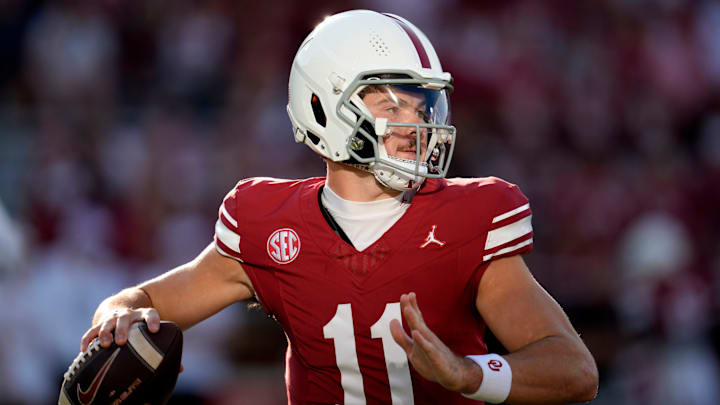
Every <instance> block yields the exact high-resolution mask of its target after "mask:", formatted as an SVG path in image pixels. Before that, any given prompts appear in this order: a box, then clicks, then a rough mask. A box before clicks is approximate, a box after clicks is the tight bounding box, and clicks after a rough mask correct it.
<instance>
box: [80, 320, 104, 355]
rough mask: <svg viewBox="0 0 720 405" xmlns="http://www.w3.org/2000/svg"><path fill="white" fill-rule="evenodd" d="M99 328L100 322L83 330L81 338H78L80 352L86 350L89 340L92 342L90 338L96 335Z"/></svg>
mask: <svg viewBox="0 0 720 405" xmlns="http://www.w3.org/2000/svg"><path fill="white" fill-rule="evenodd" d="M99 330H100V324H97V325H95V326H93V327H92V328H90V329H88V330H87V332H85V334H84V335H83V337H82V339H81V340H80V351H81V352H84V351H85V350H87V348H88V346H90V342H92V340H93V339H95V338H96V337H97V335H98V331H99Z"/></svg>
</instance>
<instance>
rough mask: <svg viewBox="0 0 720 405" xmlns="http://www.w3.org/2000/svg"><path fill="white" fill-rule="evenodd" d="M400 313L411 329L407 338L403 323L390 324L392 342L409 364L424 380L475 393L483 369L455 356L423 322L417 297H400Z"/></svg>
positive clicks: (413, 295) (395, 321)
mask: <svg viewBox="0 0 720 405" xmlns="http://www.w3.org/2000/svg"><path fill="white" fill-rule="evenodd" d="M400 310H401V311H402V314H403V318H405V321H406V322H407V326H408V328H409V329H410V334H409V335H408V334H407V333H406V332H405V330H404V329H403V327H402V325H401V324H400V321H398V320H397V319H393V320H392V321H391V322H390V332H391V333H392V336H393V339H395V341H396V342H397V343H398V344H399V345H400V347H402V348H403V349H404V350H405V353H407V357H408V359H409V360H410V363H411V364H412V365H413V367H414V368H415V370H416V371H417V372H418V373H420V375H421V376H423V377H424V378H426V379H428V380H430V381H435V382H437V383H439V384H440V385H442V386H443V387H445V388H446V389H448V390H451V391H460V392H463V393H472V392H475V391H477V389H478V387H479V386H480V382H481V381H482V369H480V367H478V366H477V365H476V364H475V363H474V362H473V361H472V360H469V359H466V358H464V357H460V356H458V355H456V354H455V353H453V351H452V350H450V348H449V347H447V346H446V345H445V343H443V342H442V341H441V340H440V338H438V337H437V335H436V334H435V333H433V331H432V330H430V328H428V326H427V325H426V324H425V320H423V317H422V312H420V307H418V303H417V297H416V296H415V293H413V292H411V293H409V294H403V295H402V296H400Z"/></svg>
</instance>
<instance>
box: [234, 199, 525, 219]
mask: <svg viewBox="0 0 720 405" xmlns="http://www.w3.org/2000/svg"><path fill="white" fill-rule="evenodd" d="M223 208H225V206H224V205H223ZM527 209H530V203H527V204H525V205H521V206H519V207H517V208H515V209H514V210H510V211H508V212H506V213H504V214H500V215H498V216H496V217H495V218H493V220H492V223H493V224H494V223H496V222H500V221H502V220H503V219H505V218H510V217H511V216H513V215H515V214H519V213H521V212H523V211H525V210H527Z"/></svg>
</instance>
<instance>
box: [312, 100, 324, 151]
mask: <svg viewBox="0 0 720 405" xmlns="http://www.w3.org/2000/svg"><path fill="white" fill-rule="evenodd" d="M310 107H312V111H313V115H314V116H315V121H317V123H318V124H320V126H321V127H323V128H325V125H326V124H327V117H325V111H324V110H323V108H322V104H320V99H319V98H318V96H317V95H316V94H315V93H313V94H312V96H310ZM313 143H315V144H317V142H313Z"/></svg>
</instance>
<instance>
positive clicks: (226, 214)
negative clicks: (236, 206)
mask: <svg viewBox="0 0 720 405" xmlns="http://www.w3.org/2000/svg"><path fill="white" fill-rule="evenodd" d="M220 211H222V214H223V216H224V217H225V219H227V220H228V222H230V223H231V224H232V226H234V227H235V228H237V221H236V220H235V218H233V217H232V216H231V215H230V213H229V212H228V210H227V208H225V202H223V203H222V205H221V206H220ZM223 243H224V242H223Z"/></svg>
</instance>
